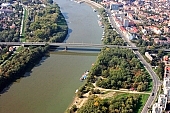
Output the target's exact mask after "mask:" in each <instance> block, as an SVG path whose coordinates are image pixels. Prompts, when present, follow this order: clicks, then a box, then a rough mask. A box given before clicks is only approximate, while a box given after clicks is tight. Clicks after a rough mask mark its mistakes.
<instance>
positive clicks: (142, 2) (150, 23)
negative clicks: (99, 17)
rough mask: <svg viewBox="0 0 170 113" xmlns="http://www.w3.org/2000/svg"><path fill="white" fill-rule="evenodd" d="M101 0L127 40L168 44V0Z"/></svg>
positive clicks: (148, 43)
mask: <svg viewBox="0 0 170 113" xmlns="http://www.w3.org/2000/svg"><path fill="white" fill-rule="evenodd" d="M132 1H133V0H127V1H125V0H103V2H102V3H101V4H103V5H105V6H106V8H109V9H110V10H111V11H112V16H113V19H114V20H115V22H116V25H117V26H118V27H119V28H120V30H121V31H122V33H123V34H124V35H126V36H127V38H128V39H129V40H132V39H133V40H136V39H142V40H143V41H145V42H146V46H151V45H169V44H170V34H169V32H170V17H169V15H170V11H169V8H170V7H169V5H170V1H169V0H154V1H153V0H135V1H134V2H132Z"/></svg>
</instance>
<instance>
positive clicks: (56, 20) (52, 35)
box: [26, 4, 68, 42]
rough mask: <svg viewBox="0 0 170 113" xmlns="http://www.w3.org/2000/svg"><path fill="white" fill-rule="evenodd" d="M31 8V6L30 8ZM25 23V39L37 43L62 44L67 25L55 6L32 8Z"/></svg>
mask: <svg viewBox="0 0 170 113" xmlns="http://www.w3.org/2000/svg"><path fill="white" fill-rule="evenodd" d="M32 7H33V6H32ZM29 14H30V15H29V18H28V19H27V22H26V39H27V40H28V41H32V42H34V41H39V42H46V41H50V42H62V41H63V40H64V39H65V37H66V35H67V30H68V27H67V23H66V21H65V19H64V17H63V15H62V13H61V11H60V8H59V6H58V5H57V4H51V5H47V6H46V7H45V8H44V7H42V6H41V5H37V6H34V7H33V8H32V9H30V10H29Z"/></svg>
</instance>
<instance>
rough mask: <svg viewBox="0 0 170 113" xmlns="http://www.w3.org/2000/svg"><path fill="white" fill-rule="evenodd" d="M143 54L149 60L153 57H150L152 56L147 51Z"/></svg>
mask: <svg viewBox="0 0 170 113" xmlns="http://www.w3.org/2000/svg"><path fill="white" fill-rule="evenodd" d="M145 56H146V57H147V58H148V59H149V60H150V61H152V60H153V58H152V56H151V55H150V54H149V52H145Z"/></svg>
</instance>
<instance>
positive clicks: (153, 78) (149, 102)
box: [107, 10, 161, 113]
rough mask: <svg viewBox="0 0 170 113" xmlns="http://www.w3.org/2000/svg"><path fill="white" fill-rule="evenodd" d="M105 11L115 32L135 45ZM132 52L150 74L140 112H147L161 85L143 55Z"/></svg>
mask: <svg viewBox="0 0 170 113" xmlns="http://www.w3.org/2000/svg"><path fill="white" fill-rule="evenodd" d="M107 13H108V15H109V19H110V22H111V25H112V26H114V27H115V28H116V30H117V32H118V33H119V34H120V35H121V37H122V38H123V39H124V40H125V41H126V42H127V43H128V45H129V46H131V47H136V45H135V44H133V43H132V42H130V41H129V40H128V39H127V38H126V36H125V35H124V34H123V33H122V32H121V30H120V29H119V28H118V27H117V26H116V24H115V22H114V20H113V18H112V16H111V12H110V10H107ZM134 53H135V54H136V56H137V57H138V58H139V60H140V61H141V63H142V64H143V65H144V67H145V69H146V70H147V71H148V73H149V74H150V76H151V78H152V80H153V89H152V92H151V95H150V96H149V98H148V100H147V102H146V104H145V106H144V107H143V110H142V112H141V113H147V112H148V107H151V105H152V104H153V102H154V100H155V99H156V97H157V92H158V90H159V86H160V85H161V81H160V80H159V78H158V76H157V75H156V73H155V72H154V71H153V70H152V67H151V65H150V64H149V63H147V62H146V60H145V59H144V58H143V56H142V55H141V54H140V53H139V51H134Z"/></svg>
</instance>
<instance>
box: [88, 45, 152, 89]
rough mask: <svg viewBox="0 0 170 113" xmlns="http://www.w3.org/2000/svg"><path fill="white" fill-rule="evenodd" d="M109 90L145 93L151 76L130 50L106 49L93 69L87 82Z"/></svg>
mask: <svg viewBox="0 0 170 113" xmlns="http://www.w3.org/2000/svg"><path fill="white" fill-rule="evenodd" d="M95 81H97V82H96V85H97V86H99V87H102V88H107V89H119V88H126V89H130V88H133V89H136V90H137V91H145V90H147V89H148V87H149V82H150V76H149V74H148V73H147V71H146V70H145V69H144V67H143V65H142V64H141V63H140V61H139V60H138V59H137V57H136V56H135V54H134V53H133V52H132V50H130V49H125V48H104V49H103V50H102V51H101V53H100V54H99V55H98V58H97V61H96V62H95V64H94V65H93V66H92V68H91V72H90V76H89V77H88V79H87V82H95Z"/></svg>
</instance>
